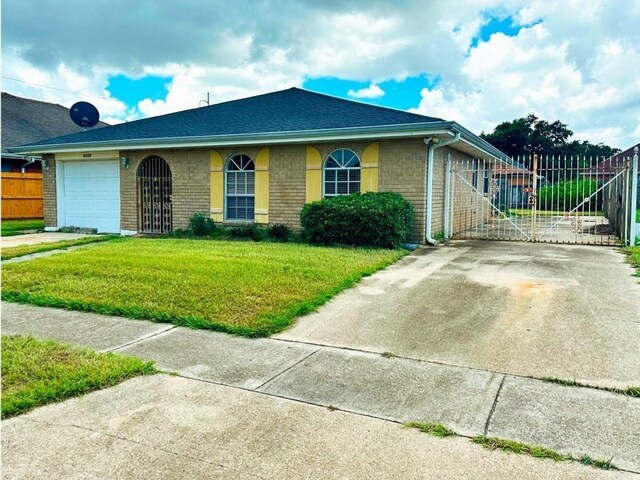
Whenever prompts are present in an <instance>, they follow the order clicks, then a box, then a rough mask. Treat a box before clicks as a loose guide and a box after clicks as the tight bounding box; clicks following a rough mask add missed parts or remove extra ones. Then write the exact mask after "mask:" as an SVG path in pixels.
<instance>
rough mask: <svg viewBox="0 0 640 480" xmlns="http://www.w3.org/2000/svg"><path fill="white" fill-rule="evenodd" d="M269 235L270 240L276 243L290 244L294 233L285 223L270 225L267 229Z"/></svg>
mask: <svg viewBox="0 0 640 480" xmlns="http://www.w3.org/2000/svg"><path fill="white" fill-rule="evenodd" d="M267 234H268V235H269V238H270V239H271V240H273V241H275V242H288V241H289V239H290V238H291V236H292V234H293V231H292V230H291V228H290V227H289V226H288V225H285V224H284V223H275V224H273V225H269V227H268V228H267Z"/></svg>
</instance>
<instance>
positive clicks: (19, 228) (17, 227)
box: [0, 220, 44, 237]
mask: <svg viewBox="0 0 640 480" xmlns="http://www.w3.org/2000/svg"><path fill="white" fill-rule="evenodd" d="M0 228H1V232H2V236H3V237H9V236H11V235H21V234H22V233H23V231H25V230H42V229H44V220H2V225H1V227H0Z"/></svg>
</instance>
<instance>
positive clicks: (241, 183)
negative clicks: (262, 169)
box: [225, 154, 256, 221]
mask: <svg viewBox="0 0 640 480" xmlns="http://www.w3.org/2000/svg"><path fill="white" fill-rule="evenodd" d="M225 175H226V180H225V182H226V183H225V187H226V200H227V201H226V202H225V203H226V219H227V220H251V221H253V218H254V206H255V175H256V167H255V164H254V163H253V160H251V158H250V157H249V156H248V155H244V154H238V155H233V156H232V157H231V158H229V160H227V166H226V168H225Z"/></svg>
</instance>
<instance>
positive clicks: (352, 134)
mask: <svg viewBox="0 0 640 480" xmlns="http://www.w3.org/2000/svg"><path fill="white" fill-rule="evenodd" d="M12 150H13V151H14V152H16V153H23V154H24V153H27V154H30V155H32V154H36V155H41V156H42V158H43V160H44V165H45V167H44V171H43V173H44V191H45V205H44V206H45V225H46V229H47V230H49V231H54V230H56V229H58V228H61V227H65V226H75V227H89V228H97V229H98V231H99V232H117V233H121V234H124V235H127V234H135V233H165V232H168V231H171V230H175V229H184V228H186V227H187V226H188V222H189V219H190V217H191V216H192V215H193V214H194V213H196V212H207V213H209V214H210V216H211V218H212V219H213V220H214V221H215V222H218V223H222V224H227V225H229V224H234V225H237V224H260V225H268V224H277V223H284V224H287V225H289V226H291V227H292V228H294V229H295V228H299V226H300V219H299V214H300V210H301V209H302V207H303V205H304V204H305V203H307V202H312V201H315V200H320V199H321V198H323V197H329V196H333V195H342V194H347V193H352V192H368V191H374V192H376V191H393V192H397V193H400V194H401V195H403V196H404V197H405V198H406V199H407V200H408V201H410V202H411V203H412V204H413V206H414V208H415V230H414V236H415V238H414V240H415V241H418V242H420V243H424V242H425V241H426V242H433V241H434V238H433V237H434V236H435V235H436V234H438V235H441V234H442V232H443V229H444V228H447V230H448V231H447V232H444V233H445V235H446V236H449V234H451V233H453V231H455V229H456V225H455V224H454V225H448V226H447V225H446V222H445V221H444V217H445V210H446V208H445V196H446V195H445V181H446V179H445V164H446V162H447V161H451V162H454V163H455V162H457V161H466V160H468V159H470V158H476V157H477V158H484V159H490V162H493V160H494V159H498V158H500V159H502V158H506V155H505V154H504V153H502V152H501V151H499V150H497V149H496V148H494V147H493V146H491V145H490V144H489V143H487V142H486V141H484V140H482V139H481V138H479V137H478V136H476V135H474V134H473V133H471V132H470V131H468V130H467V129H465V128H464V127H462V126H461V125H459V124H457V123H455V122H450V121H444V120H442V119H439V118H433V117H427V116H423V115H417V114H414V113H408V112H404V111H400V110H395V109H390V108H384V107H378V106H373V105H368V104H363V103H359V102H354V101H350V100H344V99H339V98H335V97H332V96H328V95H323V94H319V93H314V92H310V91H306V90H302V89H299V88H291V89H288V90H283V91H278V92H273V93H268V94H265V95H258V96H254V97H250V98H245V99H240V100H235V101H230V102H224V103H220V104H217V105H211V106H207V107H200V108H195V109H192V110H186V111H182V112H177V113H172V114H168V115H163V116H159V117H153V118H148V119H143V120H137V121H133V122H129V123H123V124H119V125H113V126H110V127H105V128H101V129H97V130H93V131H86V132H81V133H77V134H72V135H66V136H62V137H57V138H52V139H48V140H44V141H40V142H35V143H32V144H30V145H25V146H21V147H16V148H13V149H12ZM485 165H489V166H488V167H486V168H487V169H488V168H491V167H490V165H491V164H490V163H488V164H487V163H485ZM484 176H485V175H484V173H483V172H476V173H474V175H473V177H474V178H475V179H477V178H480V179H482V178H483V177H484ZM480 188H481V187H480ZM456 201H460V202H467V201H470V202H473V201H474V199H473V195H470V197H469V199H468V200H467V199H465V198H464V197H463V196H459V195H458V196H456ZM465 207H466V208H468V204H467V205H465ZM452 208H453V209H454V210H455V208H456V205H453V206H452ZM453 218H455V215H453ZM481 221H484V219H478V222H481Z"/></svg>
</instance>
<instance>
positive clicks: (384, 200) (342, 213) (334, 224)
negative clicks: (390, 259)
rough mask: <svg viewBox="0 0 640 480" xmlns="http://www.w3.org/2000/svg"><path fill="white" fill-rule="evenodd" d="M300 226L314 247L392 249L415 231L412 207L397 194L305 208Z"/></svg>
mask: <svg viewBox="0 0 640 480" xmlns="http://www.w3.org/2000/svg"><path fill="white" fill-rule="evenodd" d="M300 223H301V225H302V229H303V233H304V236H305V238H306V239H307V240H308V241H309V242H311V243H318V244H321V245H329V244H336V243H339V244H345V245H368V246H374V247H386V248H393V247H397V246H398V245H400V244H401V243H402V242H404V241H405V240H407V238H408V237H409V236H410V235H411V233H412V231H413V206H412V205H411V204H410V203H409V202H407V201H406V200H405V199H404V198H403V197H402V196H401V195H399V194H397V193H392V192H380V193H378V192H367V193H362V194H360V193H354V194H351V195H343V196H337V197H331V198H326V199H324V200H320V201H318V202H313V203H308V204H306V205H305V206H304V207H303V209H302V212H301V213H300Z"/></svg>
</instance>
